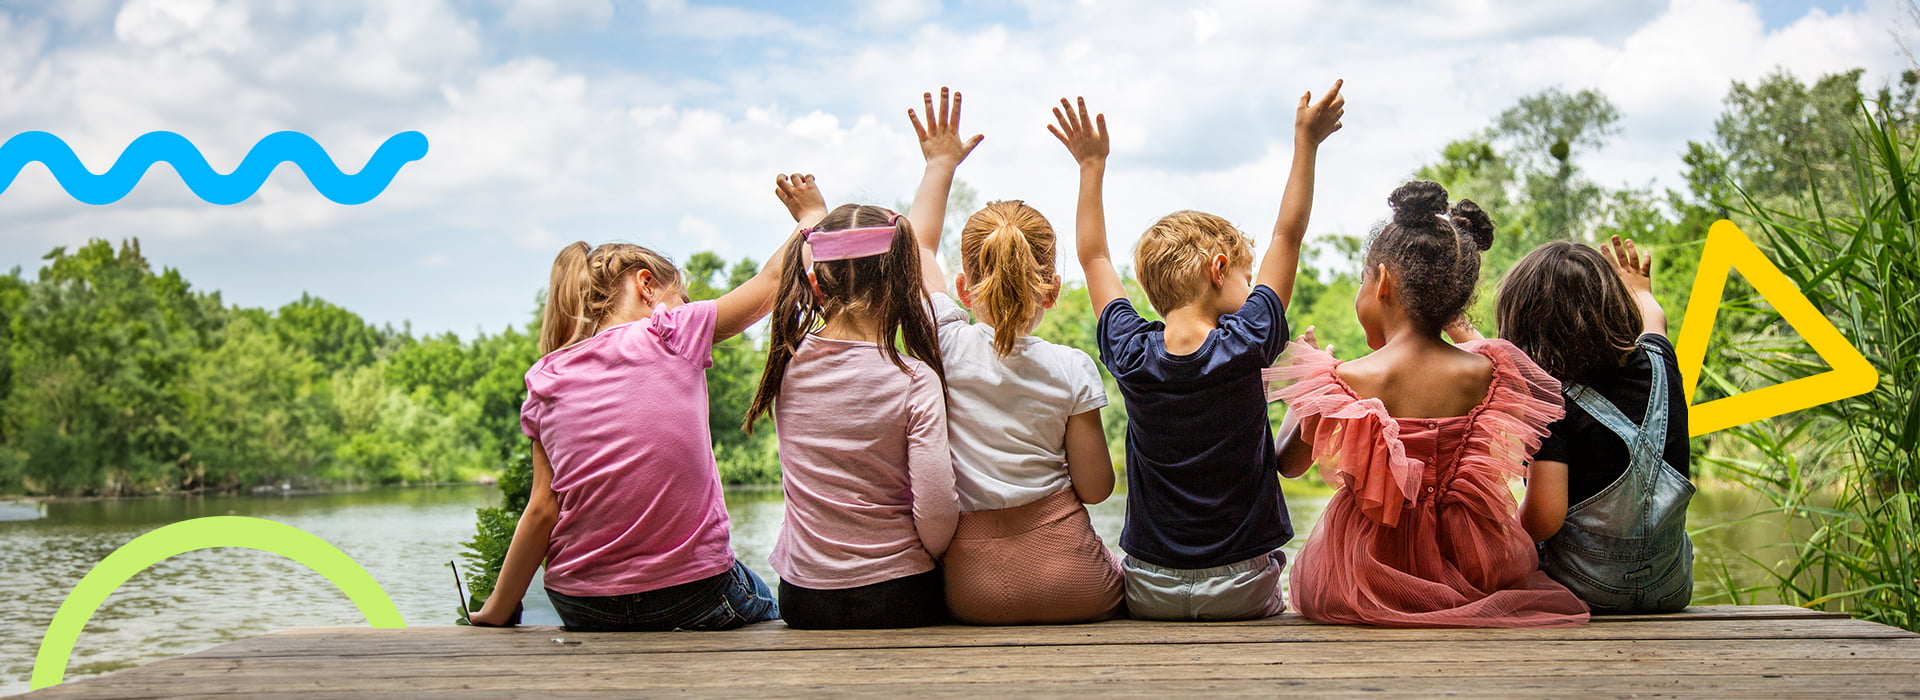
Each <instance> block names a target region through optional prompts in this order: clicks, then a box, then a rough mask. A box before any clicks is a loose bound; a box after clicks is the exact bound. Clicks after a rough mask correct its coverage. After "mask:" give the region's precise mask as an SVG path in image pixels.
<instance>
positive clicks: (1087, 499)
mask: <svg viewBox="0 0 1920 700" xmlns="http://www.w3.org/2000/svg"><path fill="white" fill-rule="evenodd" d="M1067 477H1068V478H1070V479H1072V480H1073V493H1074V495H1076V496H1079V497H1080V502H1081V503H1088V504H1092V503H1099V502H1101V501H1105V500H1107V497H1109V496H1112V495H1113V457H1112V455H1109V454H1108V453H1107V432H1106V430H1104V429H1102V428H1101V427H1100V409H1097V408H1096V409H1093V410H1091V411H1087V412H1086V413H1077V414H1074V415H1072V416H1068V417H1067Z"/></svg>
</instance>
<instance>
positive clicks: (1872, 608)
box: [1709, 103, 1920, 631]
mask: <svg viewBox="0 0 1920 700" xmlns="http://www.w3.org/2000/svg"><path fill="white" fill-rule="evenodd" d="M1915 142H1916V133H1915V127H1914V125H1913V123H1912V122H1911V121H1905V120H1901V119H1898V118H1896V117H1895V116H1894V115H1890V114H1889V113H1888V112H1887V111H1886V109H1885V108H1884V107H1883V106H1880V105H1876V104H1873V103H1863V104H1862V106H1861V112H1860V115H1859V120H1858V123H1857V125H1856V128H1855V135H1854V139H1853V143H1852V153H1851V158H1850V159H1849V166H1850V169H1851V171H1852V172H1851V173H1848V175H1849V176H1850V177H1849V179H1848V182H1847V187H1846V192H1845V197H1846V201H1823V200H1822V199H1821V198H1820V195H1819V193H1817V192H1809V193H1807V194H1806V195H1804V196H1803V197H1802V198H1801V199H1800V200H1798V201H1793V202H1785V203H1762V202H1758V201H1754V200H1753V199H1751V198H1745V199H1744V200H1743V202H1741V203H1739V206H1737V207H1735V210H1736V213H1737V214H1739V215H1741V217H1742V218H1746V219H1750V220H1751V226H1750V227H1749V228H1748V233H1749V234H1750V235H1752V236H1753V237H1754V239H1755V240H1756V241H1757V242H1759V243H1760V244H1761V245H1762V246H1763V247H1765V248H1767V249H1768V254H1769V255H1770V256H1771V257H1773V259H1774V261H1775V262H1776V263H1778V265H1779V267H1780V269H1781V270H1782V271H1783V272H1784V273H1786V275H1787V277H1788V278H1790V279H1792V280H1793V282H1794V283H1795V284H1796V285H1797V286H1799V288H1800V289H1801V291H1802V292H1803V293H1805V294H1806V295H1807V297H1808V299H1810V300H1811V301H1812V302H1813V303H1814V305H1815V306H1817V307H1819V308H1820V309H1821V310H1822V311H1823V312H1825V313H1826V314H1827V317H1828V318H1829V319H1830V320H1832V321H1833V323H1834V325H1835V326H1836V327H1838V328H1839V329H1840V331H1841V333H1843V334H1844V335H1845V336H1846V337H1847V338H1848V339H1849V340H1850V341H1852V343H1853V344H1854V346H1855V347H1856V348H1858V349H1859V350H1860V351H1861V353H1862V354H1864V355H1865V356H1866V357H1867V359H1868V360H1869V361H1870V362H1872V363H1873V366H1874V368H1875V370H1876V371H1878V372H1879V374H1880V384H1879V386H1878V387H1877V388H1876V389H1874V390H1873V391H1872V392H1869V393H1867V394H1864V395H1861V396H1856V397H1853V398H1850V399H1845V400H1841V401H1837V402H1833V403H1829V404H1826V405H1823V406H1820V407H1817V408H1813V409H1809V410H1806V411H1802V412H1799V413H1795V414H1792V415H1789V416H1783V417H1781V418H1776V419H1773V420H1770V421H1761V422H1757V423H1751V424H1748V425H1745V426H1742V427H1739V428H1735V429H1733V430H1731V431H1729V432H1730V433H1731V437H1732V439H1733V440H1734V441H1735V443H1734V446H1729V447H1734V449H1717V450H1715V452H1719V453H1721V454H1722V455H1723V456H1721V457H1718V458H1709V459H1710V460H1711V461H1715V462H1717V463H1718V465H1719V466H1720V467H1721V468H1722V469H1723V470H1724V472H1725V473H1729V474H1731V475H1732V476H1733V477H1734V478H1735V479H1736V480H1738V481H1740V482H1742V483H1744V484H1745V485H1747V486H1748V487H1750V488H1752V489H1754V490H1755V491H1757V492H1758V493H1760V494H1761V495H1762V496H1764V497H1765V498H1766V499H1767V500H1768V501H1769V502H1771V503H1772V505H1773V507H1772V508H1771V509H1769V510H1767V511H1764V512H1763V513H1761V514H1759V516H1757V517H1779V518H1783V519H1785V520H1786V521H1787V522H1786V523H1785V524H1786V525H1787V527H1786V528H1785V529H1786V531H1787V532H1788V541H1787V542H1786V543H1785V544H1784V545H1783V552H1782V553H1781V556H1780V558H1779V559H1778V560H1777V561H1763V560H1762V558H1763V557H1768V556H1770V554H1769V553H1764V552H1762V553H1746V554H1745V556H1747V557H1748V558H1750V559H1752V560H1753V561H1754V562H1755V563H1756V564H1760V565H1761V566H1762V567H1764V568H1765V569H1766V570H1768V571H1770V572H1771V574H1772V580H1771V584H1772V588H1773V589H1774V590H1775V591H1776V592H1777V593H1778V595H1779V597H1780V599H1781V600H1782V601H1783V602H1787V603H1791V604H1795V605H1802V606H1806V607H1813V608H1820V609H1838V610H1842V611H1846V612H1849V613H1852V614H1853V615H1855V616H1856V617H1859V618H1862V619H1866V620H1872V621H1875V622H1881V623H1885V624H1889V625H1894V626H1898V627H1903V628H1906V629H1909V630H1917V631H1920V535H1916V532H1915V525H1916V521H1920V460H1917V459H1916V447H1920V391H1916V388H1917V387H1920V192H1916V190H1915V188H1916V186H1917V185H1920V160H1917V158H1920V156H1917V155H1916V149H1915V147H1914V144H1915ZM1743 197H1744V195H1743ZM1759 308H1760V307H1759V304H1758V303H1757V300H1756V299H1754V298H1753V297H1750V296H1749V297H1741V298H1729V299H1727V300H1725V301H1724V302H1723V304H1722V313H1723V315H1724V314H1725V313H1727V312H1728V311H1734V312H1752V311H1755V310H1757V309H1759ZM1720 353H1721V358H1722V364H1721V366H1722V367H1725V368H1728V369H1722V370H1719V371H1711V370H1710V371H1709V379H1710V380H1712V381H1715V382H1716V383H1718V384H1719V385H1720V386H1721V388H1723V389H1726V390H1728V391H1729V393H1733V392H1737V391H1738V389H1737V388H1735V387H1736V386H1737V385H1738V384H1747V383H1749V382H1751V383H1752V384H1750V385H1752V386H1758V385H1762V384H1774V383H1779V382H1784V381H1788V380H1792V379H1797V378H1800V377H1805V376H1810V375H1813V374H1817V373H1820V372H1824V371H1826V370H1827V366H1826V364H1825V363H1824V362H1822V361H1821V360H1820V359H1819V357H1818V355H1816V354H1815V353H1814V352H1813V351H1812V349H1810V348H1808V347H1806V346H1805V344H1804V343H1803V342H1801V341H1799V340H1798V339H1797V336H1796V334H1794V333H1793V332H1792V331H1791V329H1787V328H1784V327H1783V324H1773V326H1772V327H1768V328H1763V329H1761V330H1748V331H1743V332H1741V333H1740V336H1739V337H1738V338H1736V339H1735V340H1734V341H1732V342H1730V343H1728V344H1727V345H1726V346H1724V347H1722V348H1720ZM1726 360H1731V361H1732V362H1730V363H1729V362H1725V361H1726ZM1728 588H1729V590H1728V594H1729V595H1730V596H1731V597H1733V598H1734V599H1735V600H1739V599H1740V598H1741V596H1742V594H1746V595H1748V596H1751V594H1752V592H1753V591H1752V590H1751V589H1742V590H1736V589H1734V588H1733V587H1732V585H1731V584H1730V583H1729V584H1728Z"/></svg>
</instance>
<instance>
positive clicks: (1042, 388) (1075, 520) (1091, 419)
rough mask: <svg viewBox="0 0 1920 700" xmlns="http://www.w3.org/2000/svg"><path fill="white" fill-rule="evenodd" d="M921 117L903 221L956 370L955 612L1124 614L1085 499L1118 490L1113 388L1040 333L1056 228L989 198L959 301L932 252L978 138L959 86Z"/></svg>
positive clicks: (1053, 290)
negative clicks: (969, 128)
mask: <svg viewBox="0 0 1920 700" xmlns="http://www.w3.org/2000/svg"><path fill="white" fill-rule="evenodd" d="M925 99H926V104H927V121H926V124H925V126H922V125H921V122H920V118H919V116H918V115H916V114H914V113H913V111H912V110H908V115H909V117H910V118H912V120H913V125H914V131H915V132H917V133H918V134H919V136H920V148H921V151H922V152H923V154H924V155H925V156H926V159H927V170H926V176H925V178H924V179H923V180H922V181H921V187H920V190H919V193H918V194H917V195H916V196H915V198H914V202H913V209H912V211H911V213H910V215H909V217H908V218H910V219H912V221H913V231H914V236H915V238H916V239H917V240H918V242H919V246H920V268H921V278H922V279H921V283H922V285H923V287H924V288H925V289H926V290H927V292H928V293H930V294H931V295H932V298H933V316H934V323H935V324H936V326H937V328H938V330H937V332H938V334H939V339H940V356H941V359H942V360H943V361H944V362H945V367H946V377H947V387H948V394H947V400H948V404H947V438H948V441H949V442H950V444H951V445H952V448H953V467H954V472H955V481H956V484H955V486H956V489H957V490H958V492H959V497H960V511H961V513H960V521H959V525H958V529H957V530H956V532H955V533H954V537H953V544H952V546H951V547H950V548H949V549H948V550H947V555H946V558H945V560H943V561H942V563H941V569H942V571H943V572H944V573H945V579H946V590H947V609H948V611H949V612H951V613H952V615H953V617H954V619H955V620H958V621H960V622H965V623H968V624H975V625H1014V624H1068V623H1076V622H1092V621H1096V620H1105V619H1108V618H1111V617H1114V616H1115V615H1117V614H1119V613H1120V612H1121V611H1122V610H1123V609H1124V607H1123V606H1124V599H1123V596H1122V587H1121V583H1120V566H1119V562H1117V561H1115V560H1114V557H1113V554H1112V553H1111V552H1108V551H1107V547H1106V545H1105V544H1104V543H1102V542H1101V541H1100V535H1099V534H1097V533H1095V532H1094V531H1093V521H1092V519H1091V518H1089V517H1088V515H1087V509H1086V507H1085V506H1083V505H1081V504H1082V503H1099V502H1101V501H1104V500H1106V499H1107V497H1108V496H1111V495H1113V479H1114V477H1113V461H1112V459H1111V458H1110V457H1109V456H1108V455H1107V438H1106V433H1105V431H1104V430H1103V429H1102V428H1101V425H1100V408H1101V407H1102V406H1105V405H1107V393H1106V388H1105V387H1104V386H1103V385H1102V384H1101V382H1100V370H1099V369H1097V368H1095V367H1094V365H1093V359H1092V358H1089V357H1087V354H1086V353H1084V352H1081V351H1079V350H1075V349H1073V348H1069V347H1064V346H1060V345H1055V344H1053V343H1049V342H1047V341H1044V340H1041V339H1039V338H1036V337H1034V336H1033V329H1034V327H1035V326H1038V325H1039V324H1040V319H1041V317H1042V316H1043V315H1045V314H1046V311H1047V309H1050V308H1052V307H1053V304H1054V302H1055V300H1057V299H1058V297H1059V294H1060V275H1058V274H1057V273H1055V272H1054V235H1053V227H1052V226H1051V225H1049V224H1048V223H1047V220H1046V218H1045V217H1042V216H1041V215H1040V212H1038V211H1035V210H1034V209H1033V207H1029V206H1027V205H1025V204H1023V203H1020V202H994V203H992V204H988V205H987V206H986V208H984V209H981V210H980V211H979V212H977V213H975V214H974V215H973V216H972V217H970V218H968V219H967V224H966V226H965V227H964V228H962V229H961V231H960V267H961V270H963V272H961V273H960V274H959V275H958V276H957V277H956V278H955V282H956V283H957V286H958V289H959V296H960V301H961V302H962V303H964V304H966V305H967V306H968V307H971V308H972V309H973V310H974V315H976V316H977V317H979V320H980V322H979V323H968V319H967V311H966V310H965V309H962V308H960V305H959V304H956V303H954V300H953V298H952V297H949V296H948V295H947V293H946V289H947V285H946V278H945V276H944V275H943V274H942V273H941V271H940V266H939V264H938V262H937V261H936V259H935V256H937V255H938V254H939V250H940V227H941V221H942V219H944V218H945V217H946V203H947V192H948V190H949V189H950V187H951V185H952V182H953V172H954V169H955V168H956V167H958V166H959V164H960V161H961V160H963V159H965V158H966V156H967V154H968V153H969V152H970V151H971V150H972V149H973V146H974V145H976V144H978V143H979V141H980V137H979V136H975V137H973V138H972V139H970V140H968V141H967V142H964V143H963V142H962V141H961V140H960V136H959V121H960V93H957V92H956V93H953V95H952V101H951V103H950V104H951V108H949V101H948V97H947V91H946V89H944V88H942V89H941V91H940V109H939V111H938V112H936V111H934V106H933V94H932V93H927V94H926V96H925Z"/></svg>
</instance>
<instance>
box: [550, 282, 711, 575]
mask: <svg viewBox="0 0 1920 700" xmlns="http://www.w3.org/2000/svg"><path fill="white" fill-rule="evenodd" d="M714 311H715V305H714V303H713V302H694V303H691V304H685V305H682V306H680V307H678V308H675V309H673V310H671V311H666V312H662V313H658V314H654V315H652V316H649V317H647V318H643V319H640V320H638V321H634V322H632V323H628V324H625V325H621V326H615V327H613V328H608V329H606V330H604V331H601V332H600V334H598V335H595V336H593V337H592V338H589V339H587V340H584V341H581V342H580V343H578V344H576V345H574V346H572V347H570V348H567V349H565V350H561V351H558V352H555V353H553V354H550V355H548V356H546V357H545V358H542V359H541V360H540V361H539V362H538V363H536V364H535V365H534V366H533V368H532V369H531V370H529V371H528V372H527V390H528V400H527V406H526V409H525V410H524V411H523V412H522V415H521V423H522V426H523V427H524V428H525V430H526V432H527V434H528V435H530V436H532V437H533V438H534V439H536V440H539V441H540V443H541V444H542V445H543V446H544V447H545V448H546V453H547V455H548V458H549V459H550V460H551V461H552V464H553V491H554V493H555V494H556V495H557V496H559V503H560V517H559V520H558V522H557V523H556V524H555V525H554V528H553V538H552V540H551V542H550V544H549V545H548V548H547V574H546V585H547V587H548V588H550V589H552V590H555V591H558V592H560V593H563V594H566V595H571V596H612V595H621V594H627V593H635V592H639V591H644V590H651V589H654V588H663V587H666V586H673V585H678V584H681V583H686V582H688V581H693V580H696V579H700V578H705V577H707V576H712V575H714V574H716V573H719V572H721V571H725V570H726V569H727V567H729V566H731V565H732V563H733V550H732V549H730V548H729V546H728V529H727V528H728V523H727V511H726V506H725V503H724V501H723V500H722V498H721V493H720V484H719V481H718V480H717V479H715V478H714V475H713V469H714V467H713V463H714V462H713V444H712V438H711V437H710V436H709V433H708V432H707V411H706V397H707V375H706V368H707V367H709V366H711V365H712V364H713V361H712V359H711V354H710V352H709V348H710V347H711V345H712V342H713V341H712V338H713V322H714ZM643 485H644V487H643ZM636 514H644V515H645V517H644V521H645V523H644V527H641V525H642V520H643V519H642V518H637V517H636Z"/></svg>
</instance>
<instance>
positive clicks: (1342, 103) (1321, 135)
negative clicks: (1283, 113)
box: [1254, 80, 1347, 304]
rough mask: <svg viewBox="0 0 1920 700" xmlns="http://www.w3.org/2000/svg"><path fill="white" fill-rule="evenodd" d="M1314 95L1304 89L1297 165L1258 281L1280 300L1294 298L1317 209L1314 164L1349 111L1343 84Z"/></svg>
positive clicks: (1297, 121)
mask: <svg viewBox="0 0 1920 700" xmlns="http://www.w3.org/2000/svg"><path fill="white" fill-rule="evenodd" d="M1343 82H1345V81H1340V80H1335V81H1333V87H1332V88H1330V89H1328V90H1327V94H1325V95H1322V96H1321V97H1320V101H1319V102H1314V101H1313V93H1311V92H1309V93H1305V94H1302V95H1300V106H1299V108H1297V109H1295V110H1294V115H1293V168H1292V170H1291V171H1289V172H1288V173H1287V188H1286V191H1285V192H1284V193H1282V194H1281V195H1280V216H1279V218H1278V219H1276V220H1274V222H1273V241H1272V242H1271V243H1269V244H1268V245H1267V254H1266V256H1265V257H1263V258H1262V259H1261V260H1260V269H1259V271H1257V272H1256V273H1255V274H1256V277H1255V278H1254V282H1255V283H1256V284H1264V285H1266V286H1267V287H1269V288H1271V289H1272V290H1273V291H1274V293H1276V294H1278V295H1280V303H1281V304H1292V303H1293V280H1294V276H1295V275H1297V274H1298V273H1299V271H1300V243H1301V242H1302V241H1304V240H1306V237H1307V217H1308V216H1309V215H1310V214H1312V213H1313V169H1314V167H1315V162H1316V161H1317V159H1318V158H1319V155H1320V142H1321V141H1325V140H1327V137H1328V136H1330V135H1332V134H1333V132H1335V131H1339V130H1340V117H1341V115H1344V114H1346V111H1347V110H1346V105H1347V98H1344V97H1341V96H1340V85H1341V84H1342V83H1343Z"/></svg>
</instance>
